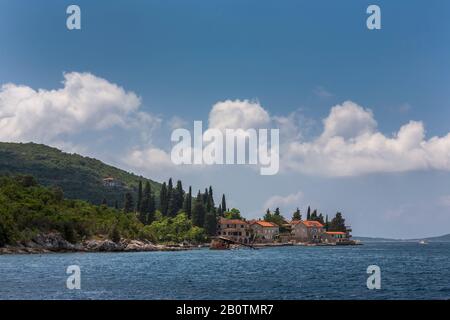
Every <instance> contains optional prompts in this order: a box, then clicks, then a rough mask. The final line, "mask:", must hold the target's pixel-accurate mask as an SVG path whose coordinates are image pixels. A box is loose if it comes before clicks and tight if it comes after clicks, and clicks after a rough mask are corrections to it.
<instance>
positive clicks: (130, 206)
mask: <svg viewBox="0 0 450 320" xmlns="http://www.w3.org/2000/svg"><path fill="white" fill-rule="evenodd" d="M133 210H134V203H133V195H132V194H131V193H129V192H127V193H126V194H125V204H124V207H123V211H125V213H128V212H133Z"/></svg>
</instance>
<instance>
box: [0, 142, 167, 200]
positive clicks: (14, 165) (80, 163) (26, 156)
mask: <svg viewBox="0 0 450 320" xmlns="http://www.w3.org/2000/svg"><path fill="white" fill-rule="evenodd" d="M24 174H25V175H32V176H34V177H35V178H36V179H37V181H38V182H39V183H40V184H42V185H44V186H58V187H61V188H62V189H63V190H64V196H65V197H67V198H69V199H82V200H86V201H89V202H91V203H93V204H100V203H101V202H102V200H103V199H106V200H107V202H108V204H109V205H111V206H112V205H114V203H115V201H117V202H118V203H119V206H122V203H123V199H124V194H125V193H126V192H132V193H133V194H134V199H136V194H135V193H136V189H137V185H138V181H139V180H142V181H143V182H145V181H147V180H148V179H145V178H143V177H140V176H137V175H135V174H132V173H128V172H126V171H124V170H120V169H118V168H115V167H112V166H110V165H107V164H105V163H103V162H101V161H99V160H96V159H92V158H88V157H83V156H80V155H78V154H69V153H65V152H62V151H60V150H58V149H56V148H52V147H49V146H46V145H42V144H35V143H4V142H0V175H11V176H15V175H24ZM106 177H112V178H114V179H116V180H118V181H120V182H121V183H123V185H122V186H115V187H108V186H104V184H103V179H104V178H106ZM148 181H149V182H150V184H151V186H152V189H153V191H154V192H155V193H156V194H158V192H159V190H160V188H161V185H160V184H159V183H157V182H155V181H152V180H148Z"/></svg>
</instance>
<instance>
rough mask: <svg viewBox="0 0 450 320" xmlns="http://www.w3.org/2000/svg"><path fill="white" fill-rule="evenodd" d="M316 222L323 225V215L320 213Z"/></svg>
mask: <svg viewBox="0 0 450 320" xmlns="http://www.w3.org/2000/svg"><path fill="white" fill-rule="evenodd" d="M317 221H319V222H320V223H321V224H323V225H325V221H324V219H323V214H322V213H320V214H319V216H318V217H317Z"/></svg>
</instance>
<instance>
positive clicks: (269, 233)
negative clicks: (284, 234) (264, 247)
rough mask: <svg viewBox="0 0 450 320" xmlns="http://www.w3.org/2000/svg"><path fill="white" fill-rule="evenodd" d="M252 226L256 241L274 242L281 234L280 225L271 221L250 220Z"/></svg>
mask: <svg viewBox="0 0 450 320" xmlns="http://www.w3.org/2000/svg"><path fill="white" fill-rule="evenodd" d="M250 228H251V230H252V231H253V236H254V239H255V241H256V242H273V241H274V240H275V238H276V237H277V236H278V235H279V234H280V228H279V227H278V225H277V224H275V223H272V222H269V221H264V220H257V221H252V222H250Z"/></svg>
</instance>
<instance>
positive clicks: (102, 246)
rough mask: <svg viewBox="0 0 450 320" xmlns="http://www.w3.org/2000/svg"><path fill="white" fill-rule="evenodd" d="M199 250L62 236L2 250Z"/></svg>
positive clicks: (137, 242)
mask: <svg viewBox="0 0 450 320" xmlns="http://www.w3.org/2000/svg"><path fill="white" fill-rule="evenodd" d="M193 248H197V247H194V246H185V245H173V246H170V245H159V244H158V245H157V244H153V243H151V242H150V241H146V240H129V239H122V240H121V241H120V242H113V241H111V240H109V239H95V240H85V241H83V242H81V243H77V244H72V243H70V242H68V241H67V240H65V239H64V238H63V237H62V236H61V235H60V234H58V233H53V234H48V235H39V236H36V237H35V238H33V240H32V241H29V242H27V243H21V244H17V245H13V246H9V245H7V246H4V247H1V248H0V255H1V254H42V253H64V252H143V251H182V250H190V249H193Z"/></svg>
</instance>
